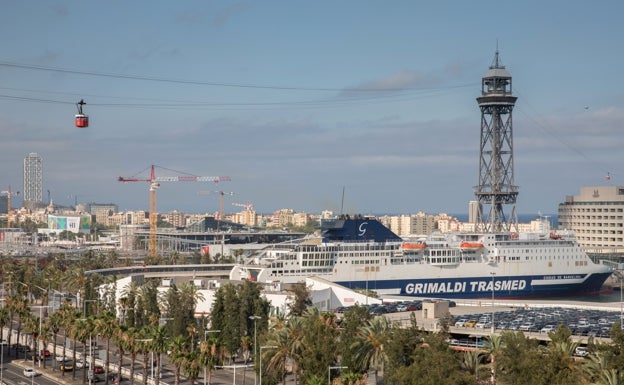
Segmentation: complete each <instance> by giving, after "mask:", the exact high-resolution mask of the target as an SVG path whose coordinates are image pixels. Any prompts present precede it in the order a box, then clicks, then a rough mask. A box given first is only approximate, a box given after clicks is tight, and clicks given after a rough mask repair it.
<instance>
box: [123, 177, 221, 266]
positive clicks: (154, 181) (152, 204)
mask: <svg viewBox="0 0 624 385" xmlns="http://www.w3.org/2000/svg"><path fill="white" fill-rule="evenodd" d="M154 168H155V166H154V165H152V166H151V170H150V177H149V178H147V179H143V178H135V177H129V178H124V177H121V176H120V177H119V178H118V179H117V180H118V181H119V182H148V183H149V184H150V189H149V192H150V193H149V225H150V238H149V255H150V257H155V256H156V229H157V223H158V213H157V212H156V189H157V188H158V187H160V183H159V182H215V183H219V182H229V181H231V179H230V177H229V176H196V175H188V174H187V175H178V176H156V172H155V171H154Z"/></svg>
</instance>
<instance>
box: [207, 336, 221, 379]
mask: <svg viewBox="0 0 624 385" xmlns="http://www.w3.org/2000/svg"><path fill="white" fill-rule="evenodd" d="M220 332H221V330H204V342H206V341H208V337H207V335H208V333H220ZM207 379H208V375H207V373H206V366H204V385H206V383H207Z"/></svg>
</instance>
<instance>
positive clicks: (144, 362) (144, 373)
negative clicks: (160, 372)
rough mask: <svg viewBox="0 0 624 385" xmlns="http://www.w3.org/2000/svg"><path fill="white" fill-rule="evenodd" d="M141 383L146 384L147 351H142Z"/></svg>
mask: <svg viewBox="0 0 624 385" xmlns="http://www.w3.org/2000/svg"><path fill="white" fill-rule="evenodd" d="M143 385H147V352H143Z"/></svg>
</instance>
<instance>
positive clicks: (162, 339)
mask: <svg viewBox="0 0 624 385" xmlns="http://www.w3.org/2000/svg"><path fill="white" fill-rule="evenodd" d="M151 338H152V344H151V345H152V346H151V348H152V351H153V352H154V355H155V360H156V361H155V363H154V365H155V366H156V378H155V379H154V381H155V385H159V384H160V368H161V358H162V354H163V353H165V352H166V351H167V348H168V347H169V346H168V343H167V338H168V337H167V329H165V327H164V326H162V325H160V326H158V327H156V329H153V330H152V333H151Z"/></svg>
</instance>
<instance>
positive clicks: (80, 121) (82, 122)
mask: <svg viewBox="0 0 624 385" xmlns="http://www.w3.org/2000/svg"><path fill="white" fill-rule="evenodd" d="M76 127H78V128H85V127H89V117H88V116H87V115H84V114H76Z"/></svg>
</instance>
